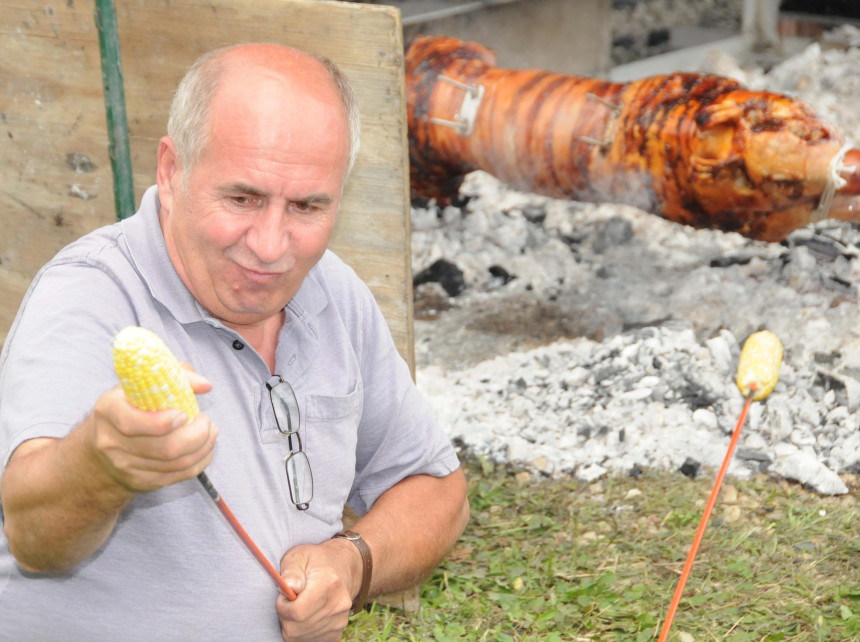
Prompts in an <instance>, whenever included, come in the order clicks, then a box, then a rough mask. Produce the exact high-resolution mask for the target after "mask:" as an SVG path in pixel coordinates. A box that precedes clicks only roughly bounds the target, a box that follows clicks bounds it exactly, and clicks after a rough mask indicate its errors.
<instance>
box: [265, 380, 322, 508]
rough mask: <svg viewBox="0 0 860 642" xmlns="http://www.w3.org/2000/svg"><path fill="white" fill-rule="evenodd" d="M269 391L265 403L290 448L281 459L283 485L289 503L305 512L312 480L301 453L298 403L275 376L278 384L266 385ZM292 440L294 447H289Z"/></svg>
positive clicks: (305, 456)
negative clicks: (284, 475) (285, 486)
mask: <svg viewBox="0 0 860 642" xmlns="http://www.w3.org/2000/svg"><path fill="white" fill-rule="evenodd" d="M266 387H267V388H268V389H269V400H270V401H271V402H272V410H274V411H275V422H276V423H277V424H278V430H279V431H280V433H281V434H282V435H286V436H287V439H288V440H289V444H290V454H289V455H287V456H286V457H285V458H284V468H285V469H286V471H287V485H288V486H289V488H290V499H291V500H292V502H293V504H295V505H296V508H297V509H299V510H307V508H308V506H309V505H310V503H311V499H313V496H314V478H313V474H312V473H311V464H310V462H309V461H308V456H307V455H306V454H305V452H304V450H302V438H301V436H300V435H299V427H300V426H301V415H300V414H299V402H298V400H296V393H295V392H293V388H292V386H290V384H288V383H287V382H286V381H284V380H283V379H282V378H281V376H280V375H278V382H277V383H276V384H275V385H274V386H273V385H271V384H270V383H268V382H266ZM293 438H295V443H293Z"/></svg>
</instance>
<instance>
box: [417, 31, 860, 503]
mask: <svg viewBox="0 0 860 642" xmlns="http://www.w3.org/2000/svg"><path fill="white" fill-rule="evenodd" d="M842 36H843V41H845V42H847V43H849V44H848V45H846V46H844V47H834V48H822V47H821V46H820V45H819V44H813V45H811V46H810V47H808V48H807V49H806V50H805V51H804V52H803V53H801V54H800V55H798V56H795V57H793V58H791V59H788V60H786V61H784V62H783V63H781V64H779V65H776V66H775V67H773V68H771V69H770V70H768V71H767V72H765V71H763V70H761V69H755V68H753V69H746V68H742V67H741V66H740V65H739V64H738V63H737V62H736V61H734V60H732V59H731V58H729V57H728V56H725V55H721V54H718V53H715V54H714V56H713V57H712V58H711V59H710V60H709V61H708V63H707V64H708V65H709V68H704V69H702V70H701V71H704V72H709V73H718V74H721V75H727V76H731V77H734V78H736V79H738V80H739V81H740V82H742V83H744V84H745V85H746V86H748V87H749V88H751V89H765V90H770V91H775V92H779V93H784V94H788V95H791V96H796V97H798V98H800V99H802V100H805V101H806V102H808V103H809V104H810V105H812V106H813V108H815V109H816V110H817V111H818V112H819V113H820V114H821V115H823V116H824V117H825V118H828V119H829V120H831V122H833V123H834V124H835V125H836V126H837V128H839V130H840V131H841V132H842V133H843V134H844V135H845V137H846V138H847V139H848V140H849V141H850V142H853V143H857V142H860V118H858V115H857V110H856V108H855V106H856V105H857V103H858V99H860V79H858V77H857V74H856V70H857V69H858V68H860V48H858V44H860V37H858V32H857V31H856V30H852V29H851V28H849V27H846V28H845V30H844V31H843V33H842ZM412 225H413V235H412V252H413V272H414V274H415V297H416V324H415V329H416V360H417V380H418V384H419V386H420V387H421V388H422V390H423V391H424V392H425V394H426V396H427V397H428V399H429V401H430V403H431V405H432V406H433V408H434V410H435V412H436V414H437V416H438V418H439V420H440V422H441V423H442V424H443V425H444V426H445V427H446V429H447V430H448V432H449V435H450V437H451V438H452V439H454V440H455V441H456V442H458V443H459V444H461V445H462V446H463V447H464V448H467V449H469V450H470V451H472V452H474V453H476V454H479V455H482V456H484V457H486V458H488V459H489V460H491V461H495V462H498V463H509V464H511V465H513V466H514V467H515V468H517V469H520V470H523V471H528V472H529V473H530V474H531V475H534V476H536V477H540V476H548V477H555V476H573V477H576V478H578V479H581V480H585V481H592V480H595V479H597V478H600V477H601V476H604V475H608V474H637V472H638V471H641V470H643V469H645V468H652V467H659V468H663V469H671V470H677V469H683V470H684V471H685V472H687V473H688V474H693V473H694V472H695V471H696V470H698V469H701V468H702V467H705V468H712V469H716V468H718V467H719V465H720V463H721V461H722V459H723V457H724V455H725V452H726V448H727V446H728V442H729V437H730V434H731V432H732V430H733V429H734V426H735V423H736V421H737V419H738V416H739V414H740V411H741V408H742V405H743V399H742V397H741V395H740V392H739V391H738V389H737V387H736V385H735V382H734V379H735V369H736V365H737V358H738V354H739V352H740V348H741V346H742V344H743V341H744V340H745V338H746V337H747V336H748V335H749V334H750V333H752V332H754V331H756V330H759V329H764V328H766V329H769V330H771V331H772V332H774V333H775V334H776V335H777V336H778V337H779V338H780V340H781V341H782V343H783V346H784V350H785V356H784V360H783V364H782V367H781V370H780V379H779V383H778V384H777V387H776V389H775V390H774V392H773V393H772V394H771V395H770V396H769V397H767V398H766V399H765V400H763V401H762V402H756V403H753V406H752V409H751V412H750V416H749V418H748V420H747V423H746V425H745V427H744V429H743V432H742V435H741V442H740V444H739V447H738V450H737V451H736V452H735V456H734V458H733V461H732V464H731V466H730V468H729V475H732V476H735V477H740V478H742V477H747V476H750V475H753V474H758V473H766V474H769V475H773V476H777V477H782V478H787V479H791V480H795V481H798V482H800V483H802V484H804V485H806V486H807V487H809V488H811V489H814V490H815V491H817V492H819V493H822V494H839V493H844V492H847V486H846V484H851V483H853V480H854V479H855V473H857V472H860V430H858V428H860V415H858V409H860V324H858V319H860V298H858V283H860V231H858V229H857V228H856V227H854V226H852V225H851V224H847V223H840V222H836V221H824V222H822V223H819V224H817V225H816V226H815V227H808V228H804V229H801V230H798V231H796V232H794V233H793V234H792V235H791V236H789V238H788V239H786V240H785V241H784V242H782V243H764V242H760V241H753V240H750V239H747V238H744V237H741V236H739V235H737V234H733V233H723V232H718V231H711V230H696V229H692V228H688V227H685V226H681V225H678V224H674V223H670V222H667V221H664V220H662V219H660V218H659V217H657V216H655V215H653V214H649V213H645V212H642V211H640V210H638V209H635V208H633V207H629V206H621V205H614V204H599V205H593V204H587V203H580V202H573V201H561V200H553V199H550V198H546V197H542V196H536V195H534V194H526V193H522V192H517V191H515V190H512V189H510V188H508V187H506V186H505V185H503V184H501V183H500V182H498V181H497V180H495V179H494V178H492V177H491V176H489V175H487V174H484V173H481V172H475V173H473V174H470V175H469V176H468V177H467V180H466V181H465V183H464V184H463V186H462V188H461V190H460V201H459V202H458V203H457V206H447V207H438V206H436V205H435V203H433V202H430V203H428V204H426V206H420V207H419V206H417V205H414V206H413V210H412Z"/></svg>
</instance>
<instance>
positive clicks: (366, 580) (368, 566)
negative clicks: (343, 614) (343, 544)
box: [332, 531, 373, 615]
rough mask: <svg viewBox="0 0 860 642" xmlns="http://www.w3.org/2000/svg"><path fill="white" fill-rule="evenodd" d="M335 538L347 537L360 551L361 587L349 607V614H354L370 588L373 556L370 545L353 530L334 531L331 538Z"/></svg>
mask: <svg viewBox="0 0 860 642" xmlns="http://www.w3.org/2000/svg"><path fill="white" fill-rule="evenodd" d="M336 538H343V539H348V540H349V541H350V542H352V543H353V544H355V546H356V548H358V552H359V553H361V565H362V574H361V588H360V589H358V595H357V596H356V598H355V601H354V602H353V603H352V608H351V609H349V614H350V615H355V614H356V613H358V612H359V611H360V610H361V609H363V608H364V603H365V602H366V601H367V593H368V591H369V590H370V576H371V574H372V573H373V556H372V555H371V554H370V547H369V546H368V545H367V542H365V541H364V540H363V539H361V535H359V534H358V533H356V532H355V531H341V532H340V533H335V534H334V535H333V536H332V539H336Z"/></svg>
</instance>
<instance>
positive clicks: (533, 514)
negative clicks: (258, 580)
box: [343, 461, 860, 642]
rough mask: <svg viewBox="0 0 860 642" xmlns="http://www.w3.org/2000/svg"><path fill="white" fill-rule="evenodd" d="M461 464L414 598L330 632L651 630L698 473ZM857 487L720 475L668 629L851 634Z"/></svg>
mask: <svg viewBox="0 0 860 642" xmlns="http://www.w3.org/2000/svg"><path fill="white" fill-rule="evenodd" d="M464 465H465V467H466V470H467V474H468V475H469V497H470V501H471V505H472V519H471V522H470V524H469V526H468V527H467V529H466V532H465V533H464V535H463V536H462V537H461V538H460V540H459V542H458V544H457V545H456V547H455V548H454V549H453V550H452V551H451V552H450V553H449V555H448V556H447V557H446V559H445V560H443V562H442V563H441V564H440V566H439V568H438V569H437V570H436V572H435V573H434V574H433V575H432V576H431V577H430V578H428V579H427V580H426V581H425V582H424V583H423V584H422V589H421V609H420V611H419V612H417V613H403V612H402V611H399V610H396V609H390V608H386V607H381V606H378V605H375V606H374V607H373V609H372V610H371V612H369V613H361V614H359V615H358V616H356V617H355V618H353V621H352V623H351V624H350V626H349V627H348V628H347V630H346V631H345V632H344V637H343V639H344V640H361V641H365V640H415V641H419V640H421V641H424V640H437V641H440V642H442V641H447V640H487V641H490V640H493V641H495V640H500V641H502V640H504V641H521V640H523V641H524V640H535V641H537V640H540V641H550V642H552V641H553V640H625V641H628V640H632V641H637V642H641V641H645V640H656V639H657V634H658V633H659V629H660V627H661V626H662V623H663V618H664V617H665V613H666V610H667V608H668V606H669V602H670V601H671V598H672V594H673V592H674V590H675V586H676V584H677V581H678V577H679V574H680V571H681V568H682V567H683V565H684V560H685V559H686V556H687V552H688V551H689V548H690V544H691V542H692V540H693V536H694V534H695V531H696V528H697V526H698V523H699V519H700V518H701V514H702V511H703V510H704V504H705V501H706V500H707V498H708V495H709V493H710V489H711V485H712V484H713V479H714V475H713V474H712V473H705V474H702V475H700V478H699V479H697V480H690V479H688V478H686V477H684V476H683V475H681V474H680V473H677V474H672V473H665V472H656V471H648V472H646V473H645V474H644V475H642V476H641V477H640V478H638V479H633V478H630V477H613V478H607V479H604V480H602V481H600V482H598V483H595V484H584V483H577V482H575V481H571V480H552V481H550V480H542V481H525V482H522V481H517V479H516V477H515V475H514V474H513V472H512V471H509V470H493V467H492V466H491V465H489V464H487V463H486V462H474V461H472V462H468V461H467V462H466V463H465V464H464ZM735 490H736V491H737V493H736V497H735V496H733V495H734V491H735ZM858 495H860V491H858V489H857V488H856V487H852V489H851V493H850V494H849V495H845V496H841V497H821V496H819V495H816V494H813V493H810V492H807V491H805V490H804V489H803V488H801V487H799V486H798V485H796V484H790V483H787V482H784V481H778V480H774V479H771V478H767V477H765V476H761V477H759V478H756V479H752V480H747V481H733V480H728V481H726V482H725V483H724V487H723V491H722V493H721V496H720V499H719V501H718V502H717V505H716V508H715V510H714V513H713V514H712V516H711V520H710V522H709V524H708V529H707V531H706V532H705V536H704V540H703V542H702V545H701V547H700V548H699V552H698V555H697V556H696V563H695V565H694V566H693V570H692V574H691V576H690V579H689V581H688V582H687V585H686V588H685V590H684V597H683V599H682V601H681V605H680V608H679V609H678V613H677V615H676V617H675V621H674V624H673V626H672V634H671V635H670V636H669V639H670V640H678V641H687V642H689V641H691V640H695V641H697V642H698V641H702V640H714V641H716V640H720V641H722V640H728V641H731V642H746V641H753V640H755V641H761V642H775V641H777V640H783V641H789V640H797V641H801V640H802V641H804V642H806V641H818V640H822V641H823V640H828V641H830V640H860V572H858V570H860V521H858V515H857V513H858V510H857V501H856V500H857V497H858Z"/></svg>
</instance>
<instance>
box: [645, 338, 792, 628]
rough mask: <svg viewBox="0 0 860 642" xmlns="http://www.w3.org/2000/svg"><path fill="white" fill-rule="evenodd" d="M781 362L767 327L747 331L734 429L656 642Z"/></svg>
mask: <svg viewBox="0 0 860 642" xmlns="http://www.w3.org/2000/svg"><path fill="white" fill-rule="evenodd" d="M781 362H782V344H781V343H780V341H779V339H778V338H777V336H776V335H775V334H773V333H772V332H768V331H767V330H762V331H761V332H756V333H754V334H751V335H750V336H749V337H748V338H747V340H746V342H744V347H743V348H742V349H741V355H740V358H739V359H738V372H737V377H736V378H735V382H736V383H737V386H738V389H739V390H740V391H741V394H742V395H743V396H744V397H745V398H746V401H745V402H744V407H743V410H742V411H741V416H740V418H739V419H738V423H737V426H735V430H734V432H733V433H732V438H731V440H730V441H729V448H728V450H727V451H726V456H725V458H724V459H723V465H722V466H721V467H720V472H719V473H718V474H717V479H716V481H714V487H713V488H712V489H711V495H710V496H709V497H708V502H707V504H705V510H704V512H703V513H702V519H701V520H700V521H699V527H698V528H697V529H696V535H695V536H694V537H693V544H692V546H690V552H689V553H687V560H686V562H684V568H683V570H682V571H681V577H680V579H679V580H678V585H677V586H676V587H675V594H674V595H673V596H672V602H671V603H670V605H669V611H668V613H667V614H666V619H665V620H664V621H663V628H662V629H661V630H660V637H659V638H658V642H665V641H666V640H667V639H668V637H669V630H670V629H671V628H672V621H673V620H674V618H675V612H676V611H677V610H678V604H680V602H681V595H682V594H683V593H684V586H686V584H687V578H689V577H690V571H691V570H692V569H693V562H694V561H695V559H696V553H697V552H698V550H699V545H700V544H701V543H702V537H703V536H704V534H705V529H706V528H707V527H708V520H709V519H710V518H711V512H712V511H713V510H714V505H715V504H716V503H717V496H718V495H719V494H720V487H721V486H722V485H723V478H724V477H725V476H726V471H727V470H728V468H729V462H730V461H731V459H732V453H734V451H735V446H737V443H738V438H739V437H740V436H741V428H743V425H744V423H745V422H746V419H747V413H748V412H749V409H750V405H751V404H752V402H753V401H759V400H761V399H764V398H765V397H767V396H768V395H769V394H770V393H771V391H772V390H773V389H774V386H776V381H777V378H778V376H779V366H780V363H781Z"/></svg>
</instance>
